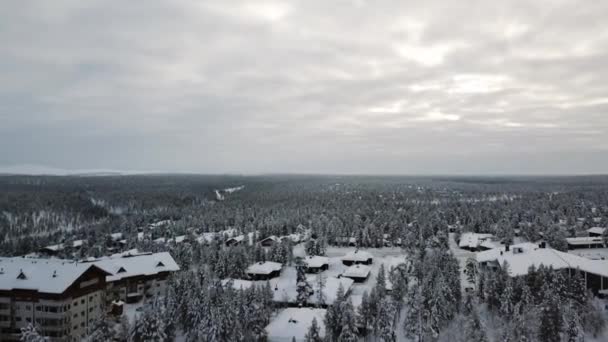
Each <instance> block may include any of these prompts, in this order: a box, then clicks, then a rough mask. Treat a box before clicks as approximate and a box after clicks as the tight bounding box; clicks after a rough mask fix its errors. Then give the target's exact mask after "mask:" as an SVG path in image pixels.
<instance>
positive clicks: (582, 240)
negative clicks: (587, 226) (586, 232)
mask: <svg viewBox="0 0 608 342" xmlns="http://www.w3.org/2000/svg"><path fill="white" fill-rule="evenodd" d="M566 242H568V244H569V245H583V246H584V245H592V244H603V243H604V239H603V238H602V237H601V236H597V237H586V236H585V237H574V238H566Z"/></svg>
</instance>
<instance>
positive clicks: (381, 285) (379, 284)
mask: <svg viewBox="0 0 608 342" xmlns="http://www.w3.org/2000/svg"><path fill="white" fill-rule="evenodd" d="M376 293H377V294H378V296H379V297H380V298H384V296H385V295H386V271H385V270H384V264H381V265H380V269H379V270H378V276H377V277H376Z"/></svg>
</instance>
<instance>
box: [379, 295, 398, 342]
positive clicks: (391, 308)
mask: <svg viewBox="0 0 608 342" xmlns="http://www.w3.org/2000/svg"><path fill="white" fill-rule="evenodd" d="M396 313H397V310H396V308H395V303H393V302H392V301H391V300H390V299H389V298H384V299H383V300H382V302H381V303H380V305H379V307H378V318H377V320H376V329H375V330H376V333H377V335H378V336H380V338H382V340H383V341H385V342H394V341H396V339H397V336H396V335H395V330H394V329H393V322H394V321H395V316H396Z"/></svg>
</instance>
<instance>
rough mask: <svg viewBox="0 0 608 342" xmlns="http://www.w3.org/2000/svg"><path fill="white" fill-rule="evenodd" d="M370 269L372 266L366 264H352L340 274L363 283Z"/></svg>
mask: <svg viewBox="0 0 608 342" xmlns="http://www.w3.org/2000/svg"><path fill="white" fill-rule="evenodd" d="M371 271H372V268H371V267H370V266H367V265H352V266H351V267H349V268H348V269H346V271H345V272H344V273H342V276H343V277H346V278H350V279H352V280H353V281H354V282H355V283H363V282H365V281H366V280H367V278H369V275H370V273H371Z"/></svg>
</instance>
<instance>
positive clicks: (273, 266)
mask: <svg viewBox="0 0 608 342" xmlns="http://www.w3.org/2000/svg"><path fill="white" fill-rule="evenodd" d="M282 267H283V265H282V264H280V263H278V262H272V261H266V262H256V263H255V264H253V265H251V266H249V267H247V271H246V273H248V274H270V273H272V272H275V271H280V270H281V268H282Z"/></svg>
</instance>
